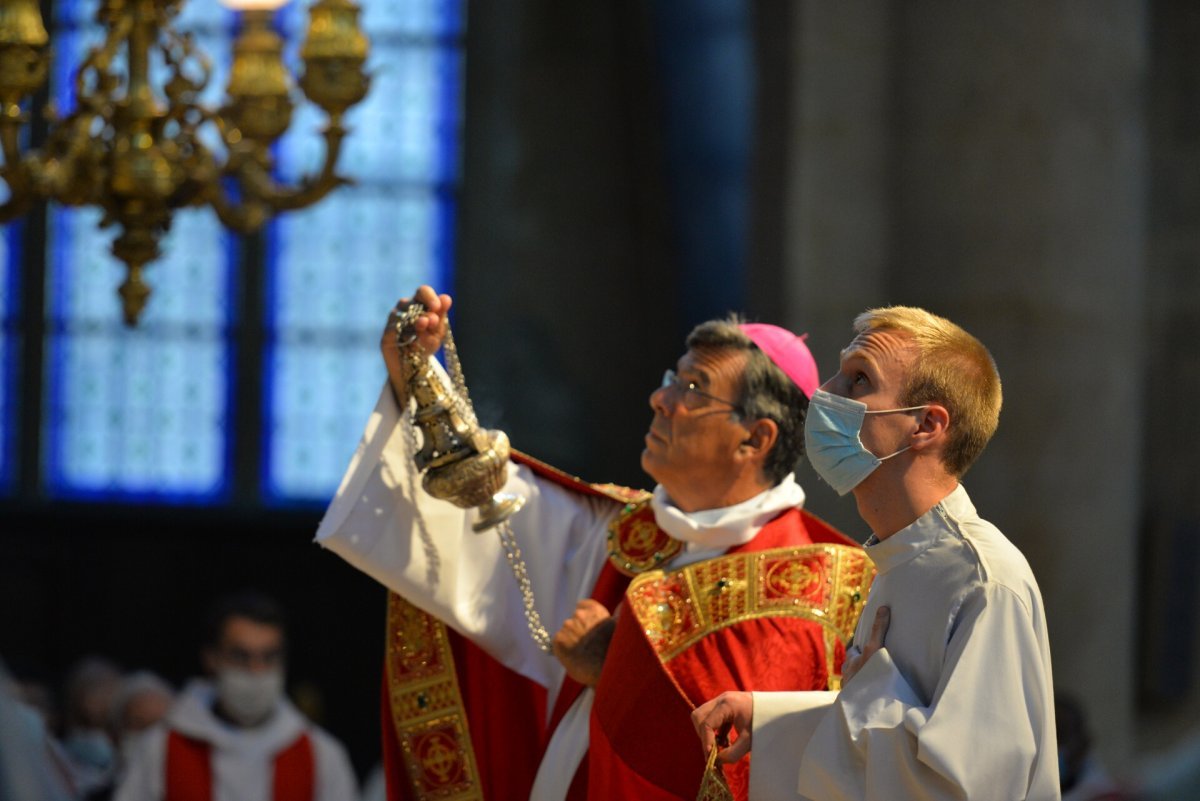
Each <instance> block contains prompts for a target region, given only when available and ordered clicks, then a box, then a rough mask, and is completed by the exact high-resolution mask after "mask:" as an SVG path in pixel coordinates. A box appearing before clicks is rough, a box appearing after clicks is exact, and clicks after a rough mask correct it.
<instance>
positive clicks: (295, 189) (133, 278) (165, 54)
mask: <svg viewBox="0 0 1200 801" xmlns="http://www.w3.org/2000/svg"><path fill="white" fill-rule="evenodd" d="M207 1H208V0H196V2H207ZM286 1H287V0H224V2H225V4H226V5H228V6H230V7H232V8H237V9H240V10H241V11H242V12H243V13H242V26H241V32H240V34H239V35H238V38H237V40H236V41H235V43H234V56H233V65H232V69H231V72H230V78H229V84H228V86H227V88H226V93H227V97H226V100H225V102H224V104H223V105H222V106H221V107H220V108H210V107H207V106H205V105H202V104H201V103H200V101H199V96H200V93H201V92H202V91H203V90H204V88H205V87H206V86H207V85H208V81H209V77H210V75H211V72H212V69H211V62H210V61H209V59H208V58H207V57H206V56H205V55H204V53H203V52H201V51H200V50H198V49H197V48H196V47H195V46H194V45H193V42H192V39H191V36H190V35H188V34H183V33H179V32H177V31H176V30H175V28H174V27H173V25H172V22H173V18H174V17H175V16H176V15H177V14H178V12H179V10H180V7H181V6H182V4H183V2H184V0H100V5H99V8H98V10H97V12H96V20H97V22H99V23H100V24H101V25H102V26H103V27H104V28H105V39H104V42H103V44H100V45H98V46H96V47H94V48H92V49H91V50H90V51H89V52H88V53H87V55H86V56H85V58H84V60H83V62H82V63H81V65H80V67H79V69H78V71H77V72H76V73H75V76H74V80H75V95H76V97H77V105H76V107H75V109H73V110H72V111H70V113H68V114H66V116H63V117H59V116H58V115H56V114H55V113H54V112H53V111H52V110H48V111H47V112H46V117H47V122H48V132H47V135H46V139H45V142H44V144H43V145H42V146H41V148H40V150H38V151H36V152H28V153H23V152H22V148H21V129H22V127H23V126H24V125H25V124H26V123H27V122H28V116H29V115H28V114H27V113H25V112H24V111H23V110H22V108H21V105H22V103H24V102H25V101H26V100H28V99H29V98H30V97H31V96H32V95H33V94H34V93H35V92H37V91H38V89H40V88H41V86H42V85H43V84H44V83H45V80H46V75H47V71H48V68H49V62H50V55H49V52H48V44H49V37H48V36H47V34H46V28H45V25H44V24H43V22H42V16H41V11H40V9H39V7H38V0H0V144H2V146H3V155H4V164H3V166H0V178H2V179H3V180H4V182H5V183H6V184H7V187H8V191H9V198H8V200H7V201H6V202H4V204H3V205H0V222H7V221H9V220H11V219H13V218H14V217H17V216H19V215H21V214H23V213H25V212H26V211H28V209H29V208H30V206H31V205H32V204H34V203H36V202H39V201H43V200H54V201H57V202H59V203H62V204H65V205H68V206H99V207H100V208H101V209H102V210H103V218H102V220H101V222H100V226H101V227H102V228H103V227H107V226H110V225H114V224H115V225H118V226H119V227H120V232H119V233H118V234H117V236H116V238H115V239H114V240H113V243H112V252H113V255H115V256H116V257H117V258H118V259H120V260H121V261H123V262H124V263H125V265H126V276H125V281H124V282H123V283H122V284H121V286H120V288H119V289H118V292H119V293H120V295H121V298H122V305H123V309H124V316H125V322H126V323H127V324H129V325H136V324H137V320H138V316H139V315H140V314H141V311H142V309H143V308H144V306H145V305H146V300H147V298H148V297H149V295H150V287H149V286H148V285H147V284H146V282H145V280H144V278H143V268H144V267H145V265H146V264H148V263H149V262H152V261H154V259H156V258H158V256H159V255H160V250H159V240H160V239H161V238H162V236H163V234H164V233H166V231H167V230H168V229H169V228H170V225H171V218H172V215H173V214H174V212H175V210H176V209H181V208H186V207H191V206H206V205H207V206H211V207H212V208H213V210H214V211H215V212H216V214H217V216H218V218H219V219H220V220H221V222H222V223H224V224H225V225H226V226H228V227H229V228H232V229H234V230H236V231H239V232H243V233H248V232H251V231H254V230H256V229H258V228H259V227H260V226H262V225H263V223H265V222H266V221H267V219H268V218H270V217H271V216H272V215H274V214H276V213H278V212H282V211H288V210H292V209H299V208H304V207H306V206H309V205H311V204H313V203H315V202H317V201H318V200H320V199H321V198H323V197H324V196H325V195H327V194H328V193H329V192H330V191H331V190H333V189H335V188H336V187H338V186H340V185H342V184H344V183H347V179H345V178H343V177H341V176H339V175H338V174H337V172H336V165H337V160H338V156H339V154H340V152H341V147H342V140H343V138H344V137H345V135H346V129H345V128H344V127H343V126H342V117H343V115H344V114H345V112H346V110H347V109H348V108H350V107H351V106H353V105H354V104H355V103H357V102H359V101H360V100H362V98H363V97H364V96H365V95H366V92H367V86H368V83H369V80H368V78H367V76H366V74H365V73H364V71H363V65H364V62H365V61H366V57H367V38H366V36H365V35H364V34H363V32H362V30H361V29H360V27H359V21H358V15H359V8H358V6H356V5H355V4H354V3H353V2H352V0H315V2H314V3H313V5H312V7H311V9H310V12H309V25H308V31H307V34H306V37H305V41H304V44H303V45H302V47H301V50H300V56H301V58H302V60H303V62H304V74H303V76H302V77H301V78H300V81H299V83H300V88H301V89H302V90H303V92H304V95H305V96H306V97H307V98H308V99H309V100H310V101H311V102H313V103H315V104H316V105H317V106H319V107H320V108H321V109H322V110H323V111H324V112H325V115H326V116H327V118H328V122H327V124H326V126H325V128H324V129H323V131H322V132H321V134H322V136H323V137H324V139H325V160H324V164H323V165H322V166H321V168H320V169H319V170H318V171H316V172H315V173H313V174H311V175H308V176H306V177H305V178H303V179H302V180H301V181H300V182H299V183H298V184H297V185H295V186H285V185H280V184H279V183H278V182H277V181H276V180H275V178H274V177H273V175H272V170H273V167H274V164H273V159H272V154H271V145H272V144H273V143H274V142H275V140H276V139H278V138H279V137H280V136H281V135H282V134H283V133H284V131H286V130H287V128H288V125H289V124H290V122H291V115H292V108H293V100H292V79H291V76H290V75H289V74H288V71H287V69H286V67H285V66H284V63H283V42H282V40H281V39H280V37H279V36H278V34H276V33H275V31H274V29H273V27H272V20H273V15H274V10H275V8H277V7H278V6H280V5H282V4H283V3H284V2H286ZM154 50H157V51H158V53H159V54H161V58H162V62H163V64H164V65H165V66H166V75H167V76H168V77H167V80H166V81H165V83H164V84H163V85H162V86H161V87H159V88H158V89H157V90H156V89H155V88H153V87H152V86H151V83H150V59H151V57H152V51H154ZM122 55H123V56H124V58H123V59H122V58H121V56H122ZM206 128H207V129H209V130H211V131H213V132H215V134H216V135H217V136H218V137H219V139H220V141H221V142H222V143H223V146H224V153H221V152H220V151H219V150H213V149H211V148H209V147H208V146H206V145H205V144H204V143H203V141H202V139H201V132H202V130H204V129H206Z"/></svg>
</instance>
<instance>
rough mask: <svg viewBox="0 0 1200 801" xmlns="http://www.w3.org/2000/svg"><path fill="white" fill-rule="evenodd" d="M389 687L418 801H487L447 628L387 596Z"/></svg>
mask: <svg viewBox="0 0 1200 801" xmlns="http://www.w3.org/2000/svg"><path fill="white" fill-rule="evenodd" d="M386 665H387V683H388V696H389V701H390V702H391V710H392V723H393V725H394V726H395V728H396V740H397V742H398V743H399V744H400V751H401V754H402V755H403V760H404V768H405V772H406V774H407V777H408V781H409V789H410V790H411V791H412V793H413V796H414V797H415V798H416V799H419V801H482V799H483V793H482V791H481V790H480V786H479V771H478V769H477V768H476V765H475V753H474V750H473V749H472V747H471V738H470V734H469V732H468V729H467V716H466V711H465V709H464V708H463V701H462V694H461V692H460V691H459V687H458V677H457V675H456V674H455V672H454V656H453V654H452V653H451V651H450V643H449V641H448V640H447V639H446V627H445V625H444V624H443V623H442V622H441V621H439V620H437V619H436V618H434V617H432V616H430V615H428V614H426V613H425V612H422V611H421V610H420V609H418V608H417V607H415V606H413V605H412V604H410V603H409V602H408V601H406V600H404V599H403V598H401V597H400V596H399V595H396V594H395V593H388V622H387V655H386Z"/></svg>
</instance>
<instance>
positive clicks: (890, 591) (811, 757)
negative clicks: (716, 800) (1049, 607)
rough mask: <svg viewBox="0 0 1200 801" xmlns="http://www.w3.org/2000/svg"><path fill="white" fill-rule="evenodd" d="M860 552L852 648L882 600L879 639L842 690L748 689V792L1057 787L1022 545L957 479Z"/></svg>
mask: <svg viewBox="0 0 1200 801" xmlns="http://www.w3.org/2000/svg"><path fill="white" fill-rule="evenodd" d="M867 553H868V554H869V555H870V557H871V559H872V560H874V562H875V566H876V568H877V569H878V573H877V575H876V577H875V583H874V585H873V586H872V587H871V591H870V595H869V597H868V599H867V605H866V608H865V609H864V611H863V614H862V617H861V618H860V619H859V625H858V630H857V632H856V633H855V636H854V644H853V646H852V648H851V649H850V651H849V653H848V656H851V655H853V654H855V653H858V652H861V649H862V647H863V645H864V644H865V642H866V640H867V638H868V636H869V635H870V631H871V624H872V622H873V621H874V619H875V610H876V609H878V608H879V607H880V606H888V607H890V609H891V622H890V625H889V628H888V632H887V636H886V638H885V643H884V645H885V647H884V648H883V649H882V650H880V651H878V652H877V653H876V654H875V655H874V656H873V657H872V658H871V659H870V660H868V661H867V663H866V665H864V667H863V669H862V670H861V671H860V672H859V673H858V675H856V676H855V677H854V678H853V679H852V680H851V681H850V682H848V683H847V685H846V687H845V688H844V689H843V690H842V692H841V693H840V694H835V693H755V694H754V722H753V741H752V757H751V762H750V766H751V767H750V798H751V799H752V800H753V801H759V800H761V801H767V800H768V799H771V800H773V799H789V801H791V800H792V799H797V798H807V799H812V800H813V801H842V800H843V799H893V798H895V799H930V800H931V801H932V800H933V799H939V800H940V799H963V798H969V799H971V801H993V800H994V801H1020V799H1031V800H1033V801H1051V800H1052V799H1058V798H1059V782H1058V761H1057V760H1058V754H1057V745H1056V740H1055V733H1054V691H1053V681H1052V678H1051V670H1050V645H1049V640H1048V638H1047V633H1046V617H1045V612H1044V610H1043V607H1042V597H1041V593H1040V591H1039V590H1038V586H1037V582H1036V581H1035V580H1034V577H1033V573H1032V571H1031V570H1030V569H1029V564H1028V563H1027V562H1026V560H1025V557H1024V556H1022V555H1021V553H1020V551H1018V550H1017V549H1016V547H1015V546H1013V544H1012V543H1010V542H1009V541H1008V540H1007V539H1006V538H1005V537H1004V536H1003V535H1002V534H1001V533H1000V532H999V531H998V530H997V529H996V527H995V526H993V525H991V524H990V523H988V522H986V521H985V520H982V519H981V518H980V517H979V515H978V514H977V513H976V511H975V507H974V506H973V505H972V503H971V501H970V499H969V498H968V497H967V492H966V490H965V489H963V488H962V487H961V486H959V487H958V488H956V489H955V490H954V492H952V493H951V494H950V495H948V496H947V497H946V498H944V499H943V500H942V501H941V502H940V503H939V504H938V505H937V506H935V507H934V508H933V509H931V510H930V511H929V512H927V513H926V514H924V515H922V516H921V517H920V518H919V519H917V520H916V521H915V522H913V523H912V524H911V525H909V526H908V527H906V528H904V529H902V530H901V531H899V532H897V533H896V534H893V535H892V536H890V537H888V538H886V539H884V540H883V541H881V542H877V541H875V540H874V538H872V541H870V542H868V543H867ZM797 765H799V773H798V774H797Z"/></svg>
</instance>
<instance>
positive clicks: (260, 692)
mask: <svg viewBox="0 0 1200 801" xmlns="http://www.w3.org/2000/svg"><path fill="white" fill-rule="evenodd" d="M216 687H217V701H218V703H219V704H220V705H221V711H223V712H224V713H225V714H226V715H228V716H229V717H230V718H231V719H233V721H234V722H235V723H238V724H239V725H241V726H247V727H249V726H255V725H257V724H259V723H262V722H263V721H264V720H266V719H267V717H269V716H270V714H271V712H272V711H273V710H274V709H275V705H276V704H277V703H278V702H279V699H280V698H282V697H283V671H282V670H261V671H250V670H241V669H239V668H223V669H222V670H220V671H218V672H217V682H216Z"/></svg>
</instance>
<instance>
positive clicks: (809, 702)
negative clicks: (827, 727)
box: [750, 692, 837, 801]
mask: <svg viewBox="0 0 1200 801" xmlns="http://www.w3.org/2000/svg"><path fill="white" fill-rule="evenodd" d="M753 696H754V715H753V718H752V723H751V736H752V739H751V741H750V746H751V751H750V798H752V799H754V801H794V799H797V798H799V795H798V794H797V792H796V765H797V763H798V761H799V755H800V754H803V753H804V749H805V748H806V747H807V746H808V741H809V739H810V738H811V737H812V734H813V732H814V731H815V730H816V728H817V725H818V724H819V723H820V722H821V719H822V718H823V717H824V716H825V713H826V712H827V711H829V707H830V705H831V704H832V703H833V701H834V699H835V698H837V693H835V692H771V693H753Z"/></svg>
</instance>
